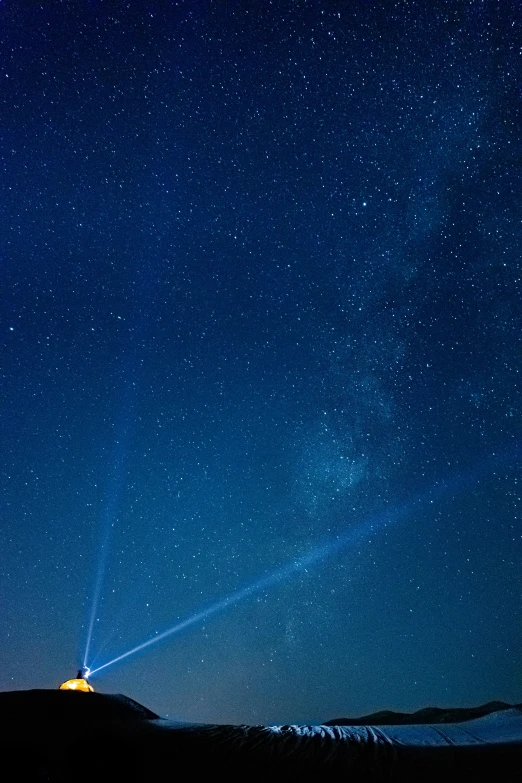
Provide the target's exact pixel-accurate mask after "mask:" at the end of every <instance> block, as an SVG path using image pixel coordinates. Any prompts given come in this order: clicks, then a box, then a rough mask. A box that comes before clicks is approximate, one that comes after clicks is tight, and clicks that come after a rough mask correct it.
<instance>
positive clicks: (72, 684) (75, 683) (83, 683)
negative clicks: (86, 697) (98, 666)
mask: <svg viewBox="0 0 522 783" xmlns="http://www.w3.org/2000/svg"><path fill="white" fill-rule="evenodd" d="M59 690H61V691H84V692H85V693H94V688H93V687H92V685H89V683H88V682H87V680H80V679H78V680H66V681H65V682H64V683H63V684H62V685H60V688H59Z"/></svg>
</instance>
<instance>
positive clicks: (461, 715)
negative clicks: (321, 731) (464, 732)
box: [324, 701, 522, 726]
mask: <svg viewBox="0 0 522 783" xmlns="http://www.w3.org/2000/svg"><path fill="white" fill-rule="evenodd" d="M514 706H518V707H519V708H520V707H522V705H520V704H519V705H513V704H506V703H505V702H503V701H489V702H488V703H487V704H482V706H480V707H451V708H444V707H424V709H422V710H417V712H411V713H409V712H392V711H391V710H381V711H380V712H372V713H371V715H363V716H362V717H361V718H334V719H333V720H328V721H326V723H325V724H324V725H325V726H406V725H409V726H411V725H417V726H418V725H420V724H422V723H461V722H462V721H465V720H474V719H475V718H482V717H484V715H489V714H490V713H492V712H498V711H499V710H509V709H511V708H512V707H514Z"/></svg>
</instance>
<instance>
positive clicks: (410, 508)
mask: <svg viewBox="0 0 522 783" xmlns="http://www.w3.org/2000/svg"><path fill="white" fill-rule="evenodd" d="M519 450H520V444H516V445H515V448H514V449H510V450H508V451H504V452H502V453H500V454H495V455H493V456H490V457H488V458H486V459H484V460H482V461H480V462H479V463H476V464H475V465H474V466H473V468H471V469H469V470H467V471H465V472H463V473H460V474H458V475H456V476H454V477H452V478H450V479H448V480H443V481H439V482H438V483H437V484H435V485H434V486H433V487H431V489H429V490H428V491H427V492H424V493H423V494H422V495H420V496H419V497H417V498H415V499H414V500H410V501H408V502H406V503H404V504H403V505H401V506H398V507H396V508H394V509H391V510H389V511H386V512H383V513H382V514H376V515H374V516H370V517H369V518H368V519H366V520H365V521H364V522H362V523H361V524H360V525H359V526H357V527H356V528H355V529H354V530H350V531H348V532H347V533H345V534H344V535H339V536H337V537H336V538H335V539H334V540H333V541H332V540H328V541H326V542H325V543H324V544H323V545H322V546H319V547H316V548H314V549H312V550H310V551H309V552H307V553H306V554H304V555H302V556H301V557H297V558H295V559H293V560H291V561H290V562H289V563H287V564H286V565H284V566H282V567H281V568H279V569H277V570H276V571H272V572H271V573H270V574H267V575H266V576H264V577H261V578H260V579H258V580H257V581H255V582H253V583H251V584H249V585H247V586H246V587H243V588H240V589H239V590H236V591H235V592H233V593H230V594H229V595H228V596H226V597H225V598H222V599H221V600H219V601H216V602H215V603H213V604H210V606H207V607H206V608H203V609H202V610H201V611H200V612H197V613H196V614H193V615H191V616H190V617H187V618H185V619H184V620H180V621H179V622H177V623H176V624H175V625H173V626H172V627H171V628H168V629H167V630H166V631H163V632H162V633H160V634H156V635H155V636H152V637H151V638H150V639H147V640H146V641H145V642H142V643H141V644H138V645H137V646H136V647H133V648H132V649H131V650H127V652H124V653H122V655H118V656H117V657H116V658H113V659H112V660H110V661H108V662H107V663H104V664H103V665H102V666H98V667H97V668H96V669H93V670H92V671H91V675H93V674H96V673H97V672H100V671H102V670H103V669H106V668H108V667H109V666H112V665H113V664H115V663H119V662H120V661H123V660H124V659H125V658H129V657H130V656H131V655H135V654H136V653H138V652H140V651H141V650H145V649H146V648H147V647H150V646H151V645H153V644H157V643H158V642H161V641H163V639H167V638H168V637H169V636H173V635H174V634H176V633H179V632H180V631H183V630H185V629H186V628H189V627H190V626H192V625H197V624H199V623H202V622H204V621H205V620H207V619H208V618H209V617H212V616H213V615H215V614H218V613H219V612H222V611H224V610H225V609H228V608H230V607H231V606H234V604H237V603H239V602H240V601H243V600H244V599H245V598H249V597H250V596H251V595H255V594H256V593H261V592H264V591H266V590H267V589H268V588H270V587H273V586H274V585H277V584H279V583H280V582H283V581H285V580H286V579H288V578H289V577H291V576H293V575H294V574H297V573H299V572H300V571H304V570H306V569H307V568H308V567H309V566H312V565H314V564H315V563H318V562H320V561H322V560H325V559H326V558H327V557H330V556H331V555H333V554H335V553H336V552H339V551H340V550H343V549H346V548H348V547H350V546H353V545H354V544H357V543H358V542H360V541H361V540H364V539H366V538H368V537H370V538H371V537H372V536H373V535H375V534H376V533H378V532H379V531H381V530H383V529H384V528H388V527H391V526H392V525H395V524H396V523H398V522H401V521H406V520H407V519H408V518H409V517H410V516H411V515H412V514H413V513H414V512H415V511H417V510H419V509H421V508H422V507H424V506H426V505H427V504H428V503H430V504H431V503H435V502H436V501H437V500H439V499H440V498H441V497H443V496H444V495H446V494H448V493H449V492H459V491H462V489H464V487H466V486H469V485H470V484H474V483H476V482H477V481H479V480H480V479H481V478H483V477H484V476H486V475H488V474H489V473H490V472H492V471H493V470H494V468H495V467H498V465H499V464H500V463H501V462H502V461H503V460H505V459H509V457H510V456H511V455H516V454H517V453H518V452H519Z"/></svg>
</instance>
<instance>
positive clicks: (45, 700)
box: [0, 690, 522, 783]
mask: <svg viewBox="0 0 522 783" xmlns="http://www.w3.org/2000/svg"><path fill="white" fill-rule="evenodd" d="M0 713H1V715H2V725H3V731H2V758H3V764H4V769H11V770H16V776H15V777H12V778H9V779H12V780H17V781H26V780H27V781H33V780H34V781H49V782H51V781H52V782H54V781H57V782H58V781H60V783H62V782H63V783H64V782H65V781H87V780H89V781H91V780H92V779H93V778H94V779H95V780H96V781H118V780H121V781H145V780H162V779H164V780H213V779H218V780H219V779H226V780H232V781H233V780H238V781H239V780H245V781H264V780H267V781H268V780H270V781H274V780H284V781H298V780H299V781H301V780H349V781H414V780H415V781H416V780H431V779H433V780H435V779H440V778H442V777H443V776H446V777H449V776H452V779H454V780H457V779H460V780H466V781H519V780H520V779H521V777H522V705H517V706H510V705H507V704H502V703H491V704H489V705H483V706H482V707H477V708H475V709H470V710H462V709H456V710H449V709H447V710H437V709H436V708H435V709H433V708H430V709H426V710H421V711H420V712H417V713H414V714H413V715H405V714H400V713H394V712H381V713H376V714H375V715H370V716H366V717H364V718H362V719H359V720H356V719H354V720H351V721H350V723H351V724H352V725H351V727H348V726H347V725H346V724H347V722H348V719H343V722H344V724H345V725H344V726H342V725H331V722H329V723H327V724H325V725H323V726H244V725H238V726H233V725H228V726H227V725H211V724H192V723H181V722H174V721H168V720H164V719H162V718H161V717H159V716H158V715H156V714H155V713H154V712H152V711H150V710H149V709H147V708H146V707H143V706H141V705H140V704H138V703H137V702H135V701H133V700H132V699H129V698H128V697H126V696H123V695H116V694H100V693H88V694H85V693H78V692H72V691H59V690H56V691H51V690H30V691H12V692H6V693H1V694H0ZM470 715H476V716H478V715H480V716H482V717H477V718H475V719H473V720H466V718H468V717H469V716H470ZM383 719H385V720H386V723H384V720H383ZM369 721H371V723H369V724H368V722H369ZM372 724H373V725H372ZM393 724H396V725H393ZM399 724H400V725H399ZM414 724H416V725H414ZM441 724H443V726H442V725H441Z"/></svg>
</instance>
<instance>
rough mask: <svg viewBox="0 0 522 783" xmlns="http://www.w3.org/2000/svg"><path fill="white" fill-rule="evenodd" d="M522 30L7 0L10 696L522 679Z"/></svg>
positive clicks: (390, 693)
mask: <svg viewBox="0 0 522 783" xmlns="http://www.w3.org/2000/svg"><path fill="white" fill-rule="evenodd" d="M521 27H522V9H521V7H520V4H519V2H518V0H516V1H515V0H513V2H511V0H501V1H500V2H499V0H469V1H466V2H464V1H463V0H448V1H447V2H443V1H441V0H434V1H433V2H424V0H409V1H408V0H398V1H397V2H390V1H389V0H384V1H383V0H350V1H348V0H308V1H307V0H292V1H291V0H179V1H178V2H174V1H172V2H168V0H163V1H162V2H160V0H157V1H156V2H152V1H150V2H149V1H147V0H139V2H138V0H126V1H124V0H121V2H116V0H114V1H110V0H104V1H102V0H68V1H67V2H63V1H62V2H60V0H46V1H45V2H43V1H42V2H41V3H39V2H35V1H34V0H4V2H2V4H1V6H0V55H1V56H0V85H1V88H0V105H1V111H0V136H1V158H2V177H1V180H0V187H1V190H2V196H1V202H0V206H1V211H0V248H1V270H2V285H1V289H0V341H1V378H2V389H1V405H0V435H1V441H2V447H1V455H2V471H1V474H2V485H1V494H0V511H1V516H2V520H1V527H0V601H1V615H0V639H1V642H0V650H1V651H0V688H1V689H3V690H14V689H21V688H35V687H40V688H42V687H43V688H46V687H49V688H54V687H57V686H58V685H59V684H60V682H62V681H63V680H65V679H67V678H68V677H71V676H73V675H74V674H75V673H76V669H77V668H78V666H79V665H81V663H82V662H83V656H84V652H85V649H86V645H87V640H88V637H89V635H90V634H89V628H90V625H91V619H92V639H91V642H90V646H89V655H88V661H87V662H88V664H89V665H90V666H91V668H93V669H95V668H97V667H100V666H103V665H104V664H106V663H107V662H110V661H111V660H113V659H114V658H116V657H119V656H120V655H122V654H124V653H125V652H126V651H129V650H131V649H133V648H134V647H136V646H138V645H140V644H142V643H143V642H146V641H148V640H151V639H153V638H154V637H156V636H159V635H161V634H163V633H164V632H165V631H167V630H169V629H170V628H172V627H174V626H175V625H177V624H178V623H180V622H181V623H182V622H184V621H185V620H194V621H193V622H191V623H190V624H189V625H187V627H185V628H184V629H183V630H182V631H180V632H179V633H173V634H171V635H170V636H168V637H165V638H163V639H162V640H160V641H159V642H157V643H154V644H151V645H149V646H148V647H147V648H145V649H144V650H142V651H141V652H138V653H135V654H132V655H129V656H127V657H126V658H125V659H123V660H121V661H119V662H118V663H115V664H112V665H110V666H107V667H106V668H104V669H102V670H100V671H99V672H98V673H96V674H94V675H93V677H92V683H93V685H94V687H95V688H97V689H99V690H101V691H104V692H121V693H125V694H127V695H129V696H131V697H133V698H135V699H137V700H138V701H140V702H141V703H143V704H145V705H146V706H148V707H149V708H151V709H153V710H154V711H156V712H158V713H160V714H162V715H163V716H169V717H170V718H174V719H183V720H195V721H212V722H246V723H286V722H320V721H322V720H327V719H330V718H335V717H341V716H348V715H352V716H355V715H358V714H359V715H360V714H364V713H368V712H371V711H374V710H377V709H383V708H387V709H395V710H401V711H411V710H415V709H419V708H421V707H425V706H427V705H438V706H465V705H477V704H480V703H483V702H485V701H489V700H493V699H500V700H504V701H508V702H522V663H521V660H522V659H521V655H520V648H521V645H522V622H521V615H522V612H521V598H522V567H521V563H522V524H521V520H520V516H519V514H520V484H518V485H517V477H518V473H519V467H518V465H519V460H520V443H521V442H522V434H521V428H520V418H519V416H520V410H519V403H520V394H519V384H520V368H521V366H522V351H521V350H520V333H521V327H522V318H521V313H522V308H521V300H520V248H521V246H522V237H521V231H520V217H521V214H522V213H521V206H522V198H521V196H522V178H521V161H522V144H521V139H522V123H521V121H520V120H521V115H520V108H521V92H520V89H521V84H522V62H521V56H520V44H521V41H522V31H521ZM241 591H244V592H241ZM227 596H232V599H231V600H230V601H229V603H228V605H227V604H226V602H225V603H223V601H224V599H226V598H227ZM200 613H202V615H201V616H199V618H195V617H194V616H195V615H200Z"/></svg>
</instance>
